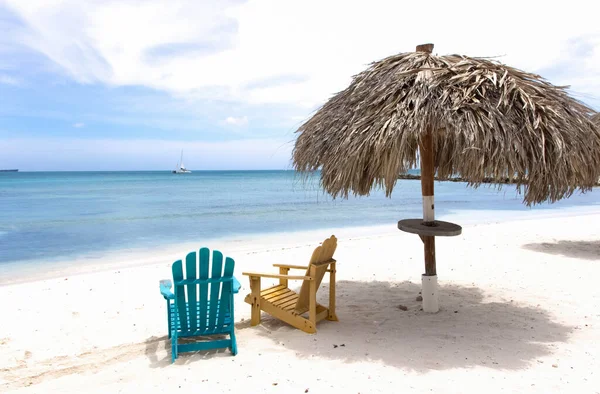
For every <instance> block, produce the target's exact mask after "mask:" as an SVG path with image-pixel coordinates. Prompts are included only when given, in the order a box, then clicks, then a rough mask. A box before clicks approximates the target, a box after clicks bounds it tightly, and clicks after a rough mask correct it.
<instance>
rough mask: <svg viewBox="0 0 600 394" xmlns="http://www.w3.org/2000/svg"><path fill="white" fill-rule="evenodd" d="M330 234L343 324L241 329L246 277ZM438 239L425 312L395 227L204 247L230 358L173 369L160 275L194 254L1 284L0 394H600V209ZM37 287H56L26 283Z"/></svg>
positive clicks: (298, 255) (411, 255)
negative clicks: (225, 290) (221, 267)
mask: <svg viewBox="0 0 600 394" xmlns="http://www.w3.org/2000/svg"><path fill="white" fill-rule="evenodd" d="M331 233H334V234H336V236H338V238H339V243H338V250H337V252H336V256H335V257H336V258H337V260H338V287H337V289H338V298H337V305H338V309H337V313H338V316H339V318H340V321H339V322H329V321H324V322H321V323H320V324H319V325H318V327H317V330H318V333H317V334H316V335H309V334H305V333H303V332H301V331H298V330H296V329H293V328H291V327H290V326H287V325H286V324H284V323H281V322H279V321H277V320H275V319H273V318H271V317H269V316H268V315H265V314H263V323H262V325H261V326H258V327H250V326H249V324H248V323H249V315H250V313H249V312H250V307H249V306H248V305H247V304H245V303H244V302H243V298H244V296H245V294H246V293H247V292H248V279H247V278H246V277H243V276H242V275H241V272H242V271H245V270H252V271H270V272H274V271H273V270H272V268H269V266H270V264H272V263H277V262H288V263H291V264H302V263H304V262H305V261H306V260H307V259H308V258H309V256H310V253H311V251H312V249H313V248H314V247H315V246H316V245H317V244H318V242H320V241H322V240H323V239H324V238H325V237H327V236H329V235H331ZM436 242H437V258H438V275H439V280H440V285H441V291H440V305H441V310H440V312H439V313H437V314H433V315H431V314H425V313H424V312H422V311H420V310H419V309H420V302H417V301H416V300H415V298H416V297H417V295H418V293H419V290H420V275H421V273H422V271H423V252H422V244H421V242H420V240H419V239H418V237H416V236H414V235H409V234H405V233H401V232H400V231H398V230H396V229H395V226H394V225H393V224H392V225H390V226H387V227H377V228H369V229H346V230H335V231H334V230H326V231H314V232H311V233H302V234H293V235H285V234H284V235H279V236H272V237H263V238H260V239H251V238H248V239H245V240H242V241H240V242H230V241H225V240H222V241H214V242H213V243H211V244H209V245H206V246H209V247H213V248H220V249H221V250H222V251H224V252H225V253H226V254H228V255H230V256H231V257H234V258H235V259H236V276H237V277H238V279H240V281H241V282H242V286H243V287H242V290H241V293H240V294H239V295H238V296H236V297H237V298H236V310H235V312H236V321H237V324H236V326H237V330H236V333H237V338H238V348H239V354H238V355H237V356H236V357H232V356H231V355H230V353H229V351H227V350H222V351H216V352H215V351H211V352H204V353H198V354H182V355H181V356H180V357H179V359H178V360H177V362H176V363H175V364H174V365H171V364H170V353H169V341H167V340H166V336H165V334H166V317H165V314H166V312H165V302H164V300H163V299H162V297H161V296H160V293H159V290H158V280H159V279H161V278H169V277H170V263H171V262H172V261H173V260H174V259H176V258H181V257H184V256H185V254H186V252H188V251H189V250H188V249H192V248H196V247H198V246H202V245H189V247H187V246H186V247H187V248H183V247H182V246H178V247H177V248H174V247H173V248H169V249H164V250H156V251H146V252H144V253H143V254H142V253H141V252H139V251H130V252H129V253H128V254H126V255H124V256H118V255H107V256H100V257H98V258H97V260H98V262H99V263H102V265H101V266H100V265H98V266H97V267H95V270H96V271H97V272H89V268H90V267H89V266H87V267H81V269H80V273H79V274H77V275H73V274H70V275H64V273H62V274H61V273H60V272H58V271H52V272H31V271H30V272H28V273H23V272H20V273H15V274H14V275H11V277H8V276H5V277H3V278H2V281H3V282H4V283H5V285H4V286H1V287H0V300H2V301H1V302H0V319H1V323H0V392H1V393H7V392H11V393H12V392H14V393H36V394H37V393H52V392H57V393H102V394H111V393H148V394H152V393H164V392H180V393H199V392H203V393H222V392H223V393H226V392H243V393H262V392H266V393H305V392H308V393H330V392H342V393H374V392H386V393H413V392H415V393H425V392H427V393H430V392H437V393H442V392H443V393H462V392H480V391H482V390H484V391H485V392H486V393H496V392H498V393H500V392H515V393H517V392H518V393H521V392H539V393H558V392H565V393H566V392H568V393H571V392H572V393H598V392H600V376H599V375H600V360H599V357H600V286H599V285H598V278H597V277H596V276H600V214H598V213H595V214H588V215H584V216H571V217H557V218H536V219H535V220H524V221H515V222H507V223H500V224H486V225H472V224H469V225H467V226H465V227H464V232H463V235H462V236H459V237H454V238H438V239H437V241H436ZM123 261H125V263H121V262H123ZM141 263H146V265H143V266H140V265H139V264H141ZM118 264H123V265H126V266H129V268H120V269H116V268H114V267H116V266H118ZM38 267H39V266H38ZM109 267H112V268H110V269H108V270H107V268H109ZM38 270H40V271H41V270H42V269H41V268H38ZM86 271H88V272H86ZM40 276H49V277H52V278H50V279H44V280H37V281H31V280H32V279H34V278H36V277H37V278H39V277H40ZM9 281H13V282H24V281H25V282H24V283H14V284H6V283H7V282H9ZM299 285H300V283H298V286H299ZM327 285H328V283H324V286H323V287H322V289H321V295H320V297H321V298H322V301H323V302H325V299H326V296H327V291H326V288H327ZM398 305H404V306H406V307H408V311H402V310H400V309H399V308H398ZM334 345H337V347H335V346H334ZM306 390H308V391H306Z"/></svg>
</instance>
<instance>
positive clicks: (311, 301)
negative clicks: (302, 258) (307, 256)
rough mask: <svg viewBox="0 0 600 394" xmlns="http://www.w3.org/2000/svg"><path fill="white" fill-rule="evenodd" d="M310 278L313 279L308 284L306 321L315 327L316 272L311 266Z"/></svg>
mask: <svg viewBox="0 0 600 394" xmlns="http://www.w3.org/2000/svg"><path fill="white" fill-rule="evenodd" d="M310 276H312V277H313V279H312V280H311V281H310V284H309V294H308V320H309V321H310V322H311V323H312V325H313V327H315V329H316V327H317V283H316V282H315V279H314V278H315V276H316V270H315V268H314V265H312V264H311V269H310Z"/></svg>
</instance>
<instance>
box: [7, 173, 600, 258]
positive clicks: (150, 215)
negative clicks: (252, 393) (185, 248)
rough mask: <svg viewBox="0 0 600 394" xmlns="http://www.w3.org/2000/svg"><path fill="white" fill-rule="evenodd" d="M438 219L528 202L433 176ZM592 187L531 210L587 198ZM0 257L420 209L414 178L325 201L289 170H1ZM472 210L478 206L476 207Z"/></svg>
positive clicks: (357, 219)
mask: <svg viewBox="0 0 600 394" xmlns="http://www.w3.org/2000/svg"><path fill="white" fill-rule="evenodd" d="M435 187H436V212H437V216H438V218H440V219H443V218H444V217H447V216H449V215H456V214H459V215H460V213H461V212H468V213H469V215H473V212H482V213H483V212H486V213H487V214H488V216H489V212H490V211H494V212H497V214H498V216H499V217H502V215H503V212H504V213H506V212H510V213H511V214H512V215H513V216H514V215H515V214H516V215H520V214H526V213H527V212H530V211H531V209H530V208H527V207H526V206H524V205H523V204H522V202H521V201H522V200H521V198H520V197H519V196H518V195H517V194H516V190H515V188H514V187H511V186H507V187H504V188H503V189H502V190H501V191H499V192H498V191H497V190H495V189H493V188H490V187H488V186H482V187H480V188H479V189H472V188H467V187H466V184H464V183H453V182H436V185H435ZM599 203H600V192H599V191H597V190H596V191H593V192H591V193H587V194H584V195H574V196H573V197H571V198H570V199H567V200H563V201H561V202H559V203H556V204H552V205H550V204H544V205H541V206H538V207H536V208H533V210H534V211H541V210H557V209H564V208H568V207H574V206H577V207H581V206H592V205H598V204H599ZM0 207H1V209H0V264H6V263H16V262H20V261H38V260H39V261H52V260H63V261H64V260H66V259H68V258H69V257H70V256H81V255H82V254H87V253H90V252H92V253H98V252H104V251H110V250H119V249H124V248H153V247H156V246H160V245H167V244H171V243H184V242H201V243H202V242H204V241H205V240H207V239H210V238H217V237H218V238H222V237H230V238H234V237H236V236H244V235H249V234H257V233H281V232H288V231H302V230H311V229H318V228H332V227H336V228H337V227H355V226H367V225H380V224H390V223H391V224H395V223H396V222H397V221H398V220H399V219H403V218H408V217H419V216H420V215H421V189H420V182H419V181H411V180H402V181H399V182H398V184H397V186H396V189H395V190H394V193H393V196H392V197H391V198H386V197H385V195H384V193H383V192H382V191H373V193H372V194H371V195H370V196H369V197H360V198H355V197H350V198H349V199H348V200H342V199H338V200H335V201H334V200H332V199H331V198H330V197H329V196H327V195H325V194H324V193H323V191H322V190H321V189H320V188H319V187H318V179H317V178H313V179H312V180H309V181H304V180H303V178H302V177H301V176H300V175H299V174H297V173H295V172H294V171H194V172H193V173H192V174H185V175H175V174H171V173H170V172H168V171H157V172H151V171H148V172H31V173H27V172H18V173H0ZM475 215H476V213H475Z"/></svg>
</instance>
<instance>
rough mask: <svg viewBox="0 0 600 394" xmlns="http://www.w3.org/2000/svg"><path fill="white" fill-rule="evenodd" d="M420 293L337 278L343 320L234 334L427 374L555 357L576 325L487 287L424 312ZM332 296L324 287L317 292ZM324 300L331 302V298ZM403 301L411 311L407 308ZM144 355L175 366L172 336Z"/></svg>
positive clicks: (272, 325)
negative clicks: (306, 328) (309, 328)
mask: <svg viewBox="0 0 600 394" xmlns="http://www.w3.org/2000/svg"><path fill="white" fill-rule="evenodd" d="M419 291H420V286H419V285H417V284H415V283H411V282H403V283H390V282H376V281H373V282H355V281H339V282H338V283H337V292H338V297H337V314H338V317H339V319H340V321H339V322H330V321H323V322H320V323H319V325H318V326H317V330H318V332H317V334H315V335H310V334H306V333H304V332H302V331H299V330H296V329H294V328H292V327H291V326H289V325H287V324H286V323H283V322H281V321H279V320H277V319H274V318H272V317H271V316H269V315H267V314H265V313H263V314H262V324H261V326H258V327H250V326H249V324H248V323H249V322H248V321H245V322H240V323H238V324H236V328H237V331H236V332H237V335H238V337H240V336H241V335H245V331H247V330H255V331H256V333H257V334H258V335H261V336H264V337H266V338H268V339H270V340H272V341H273V342H274V343H276V344H279V346H282V347H284V348H286V349H288V350H291V351H293V352H295V353H296V356H297V357H301V358H312V357H319V358H326V359H332V360H343V361H344V362H348V363H353V362H364V361H373V362H381V363H385V364H386V365H390V366H394V367H397V368H402V369H406V370H413V371H417V372H427V371H430V370H441V369H450V368H469V367H475V366H485V367H489V368H496V369H504V370H516V369H521V368H524V367H526V366H527V365H528V364H529V363H530V362H532V361H534V360H535V359H536V358H539V357H544V356H547V355H549V354H551V353H552V343H554V342H565V341H567V340H568V338H569V335H570V333H571V331H572V328H571V327H568V326H564V325H561V324H559V323H556V322H554V321H553V320H552V318H551V316H550V314H549V313H548V312H547V311H545V310H543V309H540V308H533V307H529V306H518V305H517V303H516V302H511V301H508V302H487V301H486V300H485V296H484V294H483V292H482V291H481V290H480V289H478V288H475V287H463V286H456V285H447V286H441V288H440V304H441V310H440V312H438V313H436V314H425V313H424V312H423V311H421V310H420V309H421V303H420V302H419V301H416V296H417V295H418V294H419ZM327 294H328V289H327V286H326V284H323V286H322V289H321V290H320V291H319V295H320V296H325V295H327ZM319 301H320V302H322V303H324V304H325V303H326V300H325V299H320V300H319ZM399 305H403V306H406V307H407V308H408V310H406V311H404V310H401V309H400V308H399ZM159 346H160V347H162V348H163V349H164V350H166V351H167V352H168V353H169V355H168V357H166V358H164V359H162V360H159V359H157V356H156V352H157V350H158V349H159ZM239 351H240V353H242V352H243V351H244V349H243V348H240V349H239ZM161 353H163V352H162V351H161ZM163 354H164V353H163ZM146 355H147V356H148V358H149V359H150V362H151V366H152V367H163V366H168V365H170V362H171V360H170V350H169V341H168V340H166V337H161V338H156V337H153V338H150V339H149V340H148V341H147V342H146ZM219 356H227V357H230V353H229V351H228V350H227V349H222V350H218V351H206V352H198V353H194V354H189V355H187V354H186V355H182V356H181V357H179V358H178V359H177V361H176V364H188V363H191V362H194V361H197V360H200V359H207V358H212V357H219ZM238 357H239V356H238Z"/></svg>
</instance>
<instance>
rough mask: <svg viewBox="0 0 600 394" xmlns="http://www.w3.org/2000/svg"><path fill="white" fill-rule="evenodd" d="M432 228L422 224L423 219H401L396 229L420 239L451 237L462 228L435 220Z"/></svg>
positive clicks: (460, 231)
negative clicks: (417, 236) (415, 235)
mask: <svg viewBox="0 0 600 394" xmlns="http://www.w3.org/2000/svg"><path fill="white" fill-rule="evenodd" d="M433 223H434V225H433V226H426V225H425V224H423V219H403V220H400V221H398V229H400V230H402V231H404V232H407V233H412V234H417V235H420V236H422V237H453V236H456V235H460V233H462V227H461V226H459V225H458V224H455V223H450V222H444V221H441V220H436V221H434V222H433Z"/></svg>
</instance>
